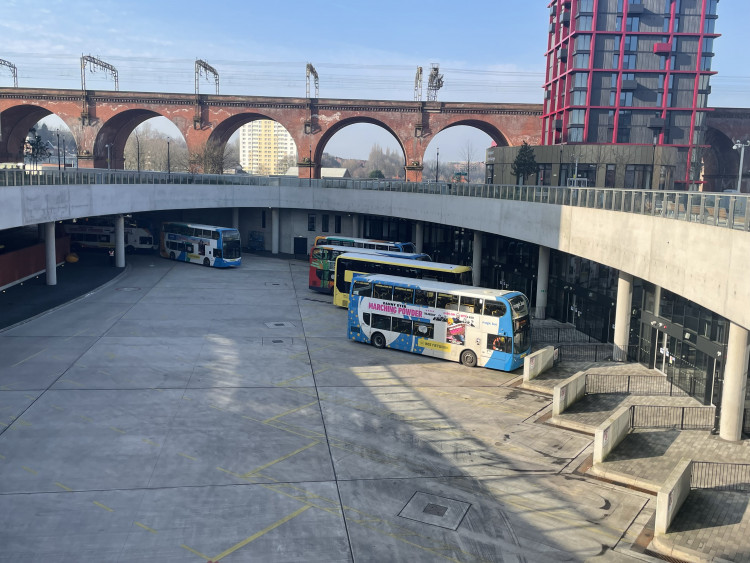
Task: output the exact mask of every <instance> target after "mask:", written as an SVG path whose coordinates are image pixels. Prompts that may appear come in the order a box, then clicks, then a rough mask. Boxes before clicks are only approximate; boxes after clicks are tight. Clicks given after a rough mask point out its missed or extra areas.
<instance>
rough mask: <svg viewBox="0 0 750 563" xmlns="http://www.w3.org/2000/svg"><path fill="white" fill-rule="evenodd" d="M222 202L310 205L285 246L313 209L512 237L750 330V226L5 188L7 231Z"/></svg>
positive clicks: (350, 196)
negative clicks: (618, 273)
mask: <svg viewBox="0 0 750 563" xmlns="http://www.w3.org/2000/svg"><path fill="white" fill-rule="evenodd" d="M217 207H240V208H256V209H261V208H264V207H265V208H270V207H279V208H282V209H289V210H292V209H294V210H305V211H304V213H303V215H305V216H304V224H303V225H299V224H297V220H296V219H295V221H294V225H292V226H291V227H290V231H289V232H286V233H284V232H282V251H288V250H289V249H286V247H285V246H284V245H285V244H287V242H284V241H285V240H286V241H290V240H293V234H294V233H295V232H298V231H301V232H302V233H303V234H305V235H306V236H308V237H309V236H310V234H309V233H308V231H307V219H306V210H307V209H310V210H314V211H317V212H323V211H327V212H330V213H331V214H334V213H336V212H339V213H342V214H346V213H362V212H367V213H370V214H374V215H385V216H390V217H403V218H407V219H413V220H418V221H431V222H435V223H439V224H446V225H456V226H460V227H464V228H466V229H474V230H479V231H483V232H488V233H494V234H498V235H502V236H507V237H512V238H516V239H519V240H524V241H528V242H532V243H535V244H541V245H544V246H548V247H550V248H555V249H558V250H561V251H563V252H568V253H570V254H573V255H576V256H581V257H583V258H587V259H589V260H594V261H596V262H599V263H601V264H604V265H606V266H610V267H612V268H616V269H618V270H622V271H625V272H627V273H629V274H631V275H633V276H635V277H638V278H641V279H644V280H647V281H650V282H652V283H654V284H656V285H658V286H661V287H663V288H665V289H668V290H669V291H672V292H674V293H677V294H679V295H682V296H683V297H685V298H686V299H690V300H691V301H694V302H695V303H698V304H699V305H701V306H703V307H706V308H708V309H710V310H712V311H714V312H716V313H718V314H720V315H722V316H724V317H726V318H728V319H730V320H732V321H733V322H734V323H736V324H738V325H739V326H741V327H743V328H748V329H750V284H748V283H746V282H747V257H748V256H750V233H748V232H742V231H735V230H732V229H726V228H719V227H713V226H709V225H700V224H696V223H689V222H686V221H678V220H675V219H666V218H661V217H651V216H646V215H635V214H630V213H619V212H614V211H602V210H597V209H587V208H580V207H562V206H557V205H547V204H535V203H525V202H520V201H506V200H494V199H482V198H473V197H458V196H450V195H444V196H443V195H425V194H411V193H400V192H384V191H376V190H347V189H337V188H317V187H312V188H310V187H279V186H229V185H227V186H216V185H196V184H188V185H184V184H183V185H179V184H178V185H169V184H157V185H150V184H142V185H140V184H139V185H81V186H10V187H3V188H1V189H0V229H7V228H11V227H17V226H22V225H32V224H37V223H44V222H47V221H58V220H61V219H72V218H74V217H87V216H95V215H109V214H115V213H133V212H140V211H150V210H163V209H190V208H217ZM283 217H284V216H283V215H282V222H283V221H284V219H283ZM344 232H345V233H346V232H348V231H346V230H344ZM623 233H625V234H623ZM312 238H314V237H312Z"/></svg>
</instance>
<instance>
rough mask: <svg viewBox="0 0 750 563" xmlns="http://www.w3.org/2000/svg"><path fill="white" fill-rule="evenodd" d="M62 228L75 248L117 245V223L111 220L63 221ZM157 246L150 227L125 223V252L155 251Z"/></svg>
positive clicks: (108, 247)
mask: <svg viewBox="0 0 750 563" xmlns="http://www.w3.org/2000/svg"><path fill="white" fill-rule="evenodd" d="M62 229H63V232H64V233H65V234H66V235H69V236H70V246H71V248H72V249H74V250H79V249H81V248H106V249H110V248H114V247H115V225H114V223H113V222H111V221H105V220H96V219H92V220H91V221H88V220H83V221H77V222H75V223H63V225H62ZM157 247H158V242H157V239H156V237H154V235H153V233H152V232H151V230H150V229H148V228H146V227H139V226H137V225H135V224H127V223H126V224H125V252H127V253H128V254H132V253H133V252H135V251H137V250H147V251H154V250H156V249H157Z"/></svg>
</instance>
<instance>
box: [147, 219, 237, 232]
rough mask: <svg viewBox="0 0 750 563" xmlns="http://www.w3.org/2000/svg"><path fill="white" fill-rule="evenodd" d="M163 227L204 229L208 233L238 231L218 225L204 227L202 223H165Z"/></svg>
mask: <svg viewBox="0 0 750 563" xmlns="http://www.w3.org/2000/svg"><path fill="white" fill-rule="evenodd" d="M162 225H181V226H183V227H190V228H192V229H204V230H206V231H236V230H237V229H235V228H234V227H217V226H216V225H203V224H201V223H185V222H183V221H164V222H163V223H162Z"/></svg>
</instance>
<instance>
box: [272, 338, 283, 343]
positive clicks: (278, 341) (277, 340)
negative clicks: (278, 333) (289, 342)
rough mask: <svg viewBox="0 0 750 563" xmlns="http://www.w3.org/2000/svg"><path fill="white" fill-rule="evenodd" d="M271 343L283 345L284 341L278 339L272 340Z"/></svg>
mask: <svg viewBox="0 0 750 563" xmlns="http://www.w3.org/2000/svg"><path fill="white" fill-rule="evenodd" d="M271 342H273V343H274V344H283V343H284V341H283V340H279V339H278V338H274V339H273V340H271Z"/></svg>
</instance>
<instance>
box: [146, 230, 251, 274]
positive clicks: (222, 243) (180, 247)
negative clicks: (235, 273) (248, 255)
mask: <svg viewBox="0 0 750 563" xmlns="http://www.w3.org/2000/svg"><path fill="white" fill-rule="evenodd" d="M159 253H160V254H161V255H162V256H163V257H164V258H169V259H170V260H181V261H182V262H193V263H195V264H203V265H204V266H214V267H216V268H229V267H232V266H239V265H240V264H241V263H242V253H241V250H240V232H239V231H238V230H237V229H231V228H229V227H215V226H213V225H199V224H196V223H163V224H162V227H161V245H160V248H159Z"/></svg>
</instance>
